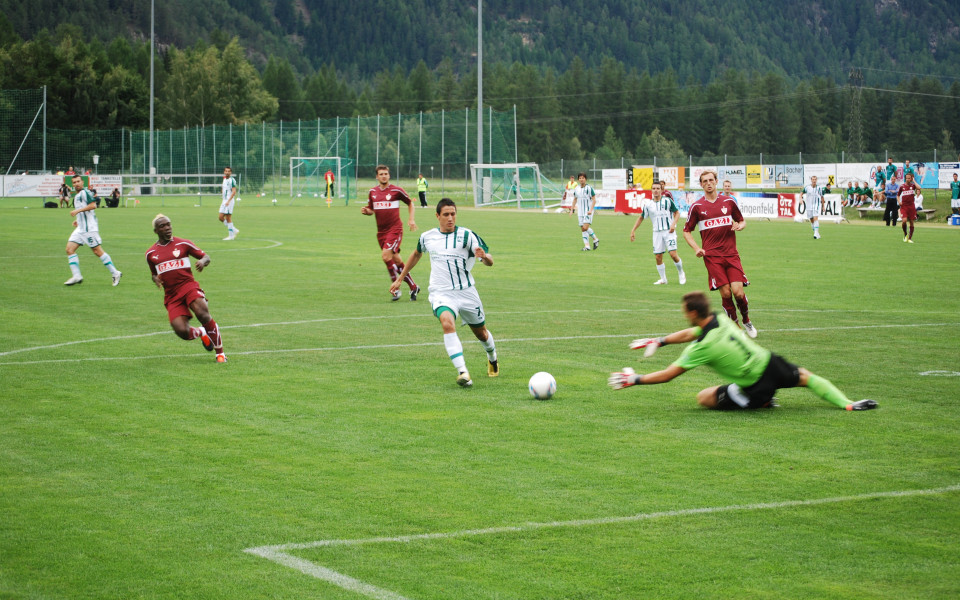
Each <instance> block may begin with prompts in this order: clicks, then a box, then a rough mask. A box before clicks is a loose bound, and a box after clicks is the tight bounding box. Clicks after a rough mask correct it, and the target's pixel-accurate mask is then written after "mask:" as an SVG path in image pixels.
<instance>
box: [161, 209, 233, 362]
mask: <svg viewBox="0 0 960 600" xmlns="http://www.w3.org/2000/svg"><path fill="white" fill-rule="evenodd" d="M153 231H154V232H156V234H157V238H159V239H158V241H157V243H156V244H154V245H153V246H151V247H150V249H149V250H147V264H148V265H149V266H150V273H151V274H152V275H153V282H154V283H155V284H157V287H163V292H164V293H163V305H164V306H166V307H167V314H169V315H170V325H171V326H172V327H173V331H174V332H176V334H177V335H178V336H180V337H181V338H182V339H185V340H195V339H197V338H200V342H201V343H203V347H204V348H206V349H207V350H216V351H217V362H219V363H224V362H227V357H226V356H225V355H224V354H223V342H222V341H221V339H220V328H219V327H217V322H216V321H214V320H213V317H211V316H210V310H209V309H208V308H207V297H206V296H204V295H203V290H201V289H200V286H199V284H197V281H196V280H195V279H194V278H193V271H192V270H191V269H190V257H191V256H192V257H194V258H195V259H197V262H196V267H197V271H198V272H199V271H202V270H203V269H204V268H205V267H206V266H207V265H209V264H210V257H209V256H208V255H207V254H205V253H204V251H203V250H201V249H200V248H197V247H196V246H194V245H193V242H191V241H190V240H185V239H183V238H177V237H173V226H172V225H171V224H170V219H168V218H167V217H166V216H164V215H157V216H156V217H155V218H154V219H153ZM190 311H193V314H195V315H196V316H197V319H198V320H199V321H200V323H201V324H202V325H203V328H202V329H201V328H200V327H191V326H190V316H191V315H190Z"/></svg>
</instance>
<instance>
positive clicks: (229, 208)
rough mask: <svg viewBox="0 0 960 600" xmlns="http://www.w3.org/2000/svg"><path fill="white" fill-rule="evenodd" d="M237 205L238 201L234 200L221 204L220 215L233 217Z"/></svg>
mask: <svg viewBox="0 0 960 600" xmlns="http://www.w3.org/2000/svg"><path fill="white" fill-rule="evenodd" d="M234 204H236V199H233V200H231V201H229V202H221V203H220V214H221V215H232V214H233V205H234Z"/></svg>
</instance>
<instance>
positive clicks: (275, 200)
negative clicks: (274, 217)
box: [273, 198, 277, 206]
mask: <svg viewBox="0 0 960 600" xmlns="http://www.w3.org/2000/svg"><path fill="white" fill-rule="evenodd" d="M273 205H274V206H276V205H277V199H276V198H274V199H273Z"/></svg>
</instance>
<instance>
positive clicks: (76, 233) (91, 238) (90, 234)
mask: <svg viewBox="0 0 960 600" xmlns="http://www.w3.org/2000/svg"><path fill="white" fill-rule="evenodd" d="M67 241H68V242H73V243H74V244H77V245H78V246H89V247H91V248H96V247H97V246H99V245H100V244H101V243H102V242H101V240H100V232H99V231H80V228H79V227H78V228H76V229H74V230H73V233H71V234H70V239H69V240H67Z"/></svg>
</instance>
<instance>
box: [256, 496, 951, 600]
mask: <svg viewBox="0 0 960 600" xmlns="http://www.w3.org/2000/svg"><path fill="white" fill-rule="evenodd" d="M956 491H960V484H958V485H949V486H945V487H940V488H930V489H925V490H900V491H893V492H873V493H868V494H856V495H852V496H837V497H833V498H814V499H810V500H784V501H780V502H761V503H756V504H734V505H730V506H709V507H703V508H686V509H679V510H668V511H661V512H652V513H640V514H636V515H629V516H622V517H600V518H596V519H576V520H572V521H552V522H548V523H523V524H521V525H512V526H502V527H488V528H485V529H464V530H460V531H446V532H438V533H421V534H414V535H398V536H393V537H373V538H360V539H341V540H318V541H315V542H306V543H299V544H279V545H276V546H258V547H256V548H246V549H244V552H246V553H247V554H252V555H254V556H259V557H261V558H265V559H267V560H270V561H273V562H275V563H277V564H280V565H283V566H285V567H290V568H291V569H296V570H297V571H300V572H301V573H303V574H305V575H309V576H311V577H315V578H316V579H321V580H323V581H326V582H328V583H332V584H333V585H336V586H338V587H341V588H343V589H345V590H348V591H351V592H356V593H358V594H361V595H363V596H366V597H368V598H374V599H375V600H408V599H407V598H406V597H404V596H401V595H400V594H397V593H396V592H393V591H390V590H387V589H384V588H380V587H377V586H375V585H372V584H369V583H366V582H363V581H360V580H359V579H354V578H353V577H350V576H349V575H344V574H343V573H339V572H337V571H334V570H332V569H329V568H327V567H324V566H322V565H319V564H317V563H314V562H311V561H309V560H306V559H303V558H298V557H296V556H292V555H291V554H288V552H289V551H291V550H307V549H311V548H323V547H330V546H360V545H365V544H389V543H399V544H406V543H410V542H416V541H422V540H445V539H451V538H460V537H468V536H479V535H494V534H500V533H520V532H524V531H534V530H538V529H559V528H565V527H590V526H594V525H608V524H615V523H636V522H639V521H648V520H653V519H664V518H670V517H687V516H694V515H708V514H717V513H724V512H734V511H747V510H771V509H781V508H794V507H803V506H817V505H821V504H836V503H840V502H856V501H860V500H877V499H883V498H904V497H910V496H931V495H937V494H946V493H949V492H956Z"/></svg>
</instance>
